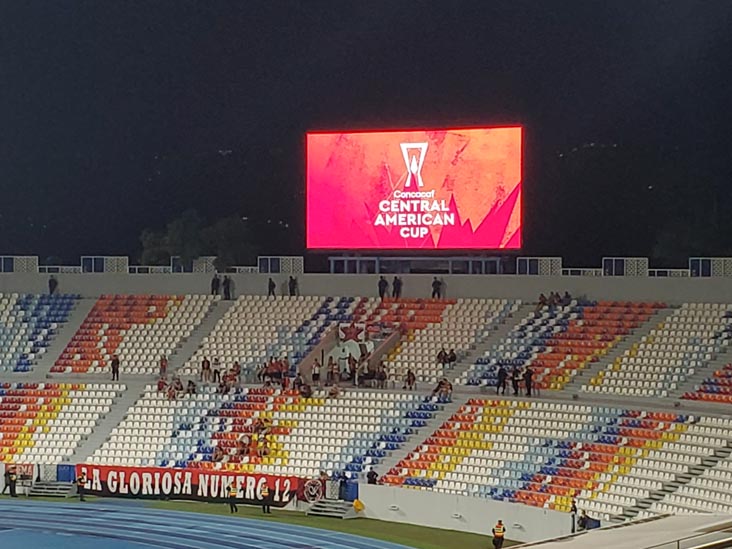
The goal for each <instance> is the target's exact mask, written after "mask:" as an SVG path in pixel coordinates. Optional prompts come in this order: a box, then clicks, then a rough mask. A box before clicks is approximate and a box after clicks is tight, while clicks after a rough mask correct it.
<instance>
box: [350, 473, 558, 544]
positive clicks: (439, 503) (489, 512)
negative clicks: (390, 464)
mask: <svg viewBox="0 0 732 549" xmlns="http://www.w3.org/2000/svg"><path fill="white" fill-rule="evenodd" d="M359 499H360V500H361V501H362V502H363V503H364V505H365V509H364V511H363V514H364V515H365V516H366V517H367V518H372V519H378V520H385V521H389V522H404V523H408V524H417V525H420V526H429V527H432V528H443V529H446V530H459V531H461V532H472V533H475V534H483V535H490V532H491V529H492V528H493V526H494V525H495V523H496V521H497V520H499V519H500V520H502V521H503V524H504V525H505V526H506V530H507V531H506V537H507V538H508V539H511V540H516V541H524V542H529V541H539V540H542V539H547V538H552V537H557V536H562V535H566V534H570V533H571V531H572V517H571V515H569V514H567V513H560V512H558V511H553V510H550V509H540V508H538V507H530V506H528V505H522V504H519V503H506V502H500V501H493V500H487V499H481V498H473V497H468V496H456V495H448V494H440V493H437V492H429V491H422V490H411V489H408V488H396V487H392V486H374V485H368V484H362V485H361V486H359ZM486 546H487V545H486Z"/></svg>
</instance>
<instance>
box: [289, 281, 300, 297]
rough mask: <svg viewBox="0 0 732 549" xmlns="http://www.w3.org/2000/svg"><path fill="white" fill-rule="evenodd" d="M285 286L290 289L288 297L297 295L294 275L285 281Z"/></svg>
mask: <svg viewBox="0 0 732 549" xmlns="http://www.w3.org/2000/svg"><path fill="white" fill-rule="evenodd" d="M287 287H288V289H289V290H290V297H294V296H296V295H297V289H298V288H297V278H295V277H294V276H291V277H290V279H289V280H288V281H287Z"/></svg>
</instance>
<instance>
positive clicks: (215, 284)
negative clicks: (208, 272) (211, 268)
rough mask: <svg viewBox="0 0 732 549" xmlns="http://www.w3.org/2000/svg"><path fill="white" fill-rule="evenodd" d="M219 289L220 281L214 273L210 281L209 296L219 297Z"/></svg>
mask: <svg viewBox="0 0 732 549" xmlns="http://www.w3.org/2000/svg"><path fill="white" fill-rule="evenodd" d="M220 287H221V279H220V278H219V274H218V273H216V274H215V275H213V278H212V279H211V295H219V288H220Z"/></svg>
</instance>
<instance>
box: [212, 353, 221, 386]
mask: <svg viewBox="0 0 732 549" xmlns="http://www.w3.org/2000/svg"><path fill="white" fill-rule="evenodd" d="M213 380H214V383H217V382H219V381H221V362H220V361H219V357H217V356H215V357H214V359H213Z"/></svg>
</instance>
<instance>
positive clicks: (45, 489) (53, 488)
mask: <svg viewBox="0 0 732 549" xmlns="http://www.w3.org/2000/svg"><path fill="white" fill-rule="evenodd" d="M74 492H75V490H74V483H73V482H55V481H45V480H44V481H39V482H34V483H33V486H32V487H31V489H30V492H28V495H29V496H30V497H43V498H68V497H71V496H72V495H74Z"/></svg>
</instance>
